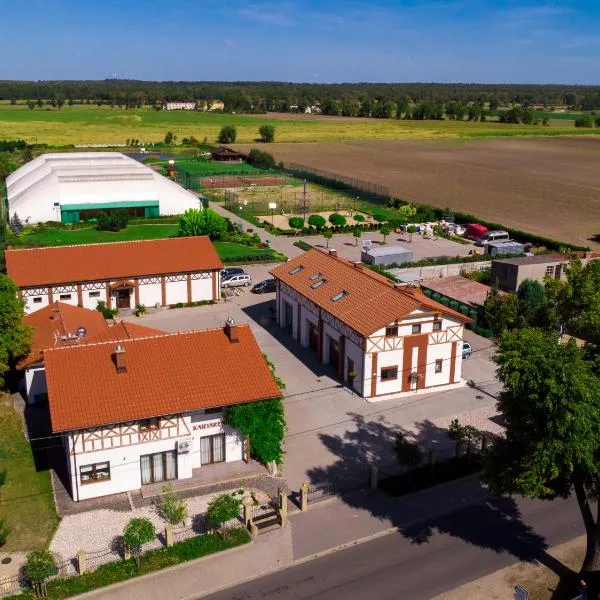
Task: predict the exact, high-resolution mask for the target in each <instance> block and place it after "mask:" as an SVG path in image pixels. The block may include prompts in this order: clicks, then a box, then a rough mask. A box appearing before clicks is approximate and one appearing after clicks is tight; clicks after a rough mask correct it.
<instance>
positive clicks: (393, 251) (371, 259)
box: [360, 246, 413, 265]
mask: <svg viewBox="0 0 600 600" xmlns="http://www.w3.org/2000/svg"><path fill="white" fill-rule="evenodd" d="M360 259H361V260H362V262H364V263H365V264H366V265H394V264H395V265H402V264H404V263H409V262H412V260H413V253H412V252H411V251H410V250H409V249H408V248H404V247H403V246H381V247H379V248H373V247H371V248H365V249H364V250H363V251H362V252H361V254H360Z"/></svg>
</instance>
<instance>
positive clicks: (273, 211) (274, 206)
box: [269, 202, 277, 226]
mask: <svg viewBox="0 0 600 600" xmlns="http://www.w3.org/2000/svg"><path fill="white" fill-rule="evenodd" d="M269 208H270V209H271V225H273V226H274V225H275V222H274V219H275V217H274V214H275V209H276V208H277V203H276V202H269Z"/></svg>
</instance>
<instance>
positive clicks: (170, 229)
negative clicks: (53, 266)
mask: <svg viewBox="0 0 600 600" xmlns="http://www.w3.org/2000/svg"><path fill="white" fill-rule="evenodd" d="M178 228H179V227H178V225H175V224H169V225H129V226H128V227H127V228H126V229H122V230H121V231H115V232H113V231H97V230H96V229H94V228H93V227H90V228H88V229H56V228H54V227H43V228H39V227H27V228H25V229H24V230H23V232H22V233H21V234H20V235H18V236H15V235H14V234H12V233H11V234H9V236H8V239H7V244H8V245H10V246H12V247H14V248H34V247H39V246H70V245H79V244H98V243H104V242H126V241H132V240H154V239H160V238H170V237H177V231H178ZM214 246H215V249H216V251H217V254H218V255H219V256H220V257H221V260H222V261H223V262H224V263H242V262H255V261H283V260H286V257H285V256H283V254H279V253H278V252H275V251H274V250H271V249H270V248H257V247H255V246H246V245H244V244H236V243H232V242H214Z"/></svg>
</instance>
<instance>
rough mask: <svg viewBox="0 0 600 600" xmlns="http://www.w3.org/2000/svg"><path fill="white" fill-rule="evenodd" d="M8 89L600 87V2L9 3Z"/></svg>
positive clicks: (5, 4) (3, 22) (5, 28)
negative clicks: (266, 84)
mask: <svg viewBox="0 0 600 600" xmlns="http://www.w3.org/2000/svg"><path fill="white" fill-rule="evenodd" d="M0 28H1V31H2V46H3V53H2V60H0V79H22V80H39V79H46V80H48V79H105V78H111V77H119V78H132V79H145V80H189V81H200V80H202V81H206V80H218V81H248V80H260V81H267V80H268V81H294V82H299V81H300V82H315V83H316V82H323V83H339V82H357V81H364V82H415V81H420V82H477V83H569V84H599V83H600V2H599V1H598V0H562V1H558V2H531V1H529V2H526V1H518V0H515V1H511V0H494V1H492V0H412V1H409V0H397V1H395V2H393V1H381V0H371V1H365V0H283V1H281V2H273V1H270V0H257V1H252V0H250V1H247V2H244V1H242V0H220V1H215V0H101V1H100V2H97V1H94V0H78V1H73V0H28V1H27V2H23V1H21V2H15V1H14V0H0Z"/></svg>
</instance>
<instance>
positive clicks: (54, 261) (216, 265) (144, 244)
mask: <svg viewBox="0 0 600 600" xmlns="http://www.w3.org/2000/svg"><path fill="white" fill-rule="evenodd" d="M5 258H6V272H7V274H8V276H9V277H10V278H11V279H12V280H13V281H14V282H15V283H16V284H17V285H18V286H19V287H35V286H44V285H56V284H61V283H73V282H79V281H105V280H119V279H128V278H130V277H137V276H142V275H163V274H167V273H188V272H193V271H209V270H218V269H221V268H223V263H222V262H221V259H220V258H219V256H218V255H217V252H216V251H215V248H214V246H213V245H212V243H211V241H210V239H209V238H208V237H206V236H197V237H183V238H170V239H163V240H141V241H137V242H113V243H110V244H85V245H81V246H54V247H48V248H30V249H26V250H6V253H5Z"/></svg>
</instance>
